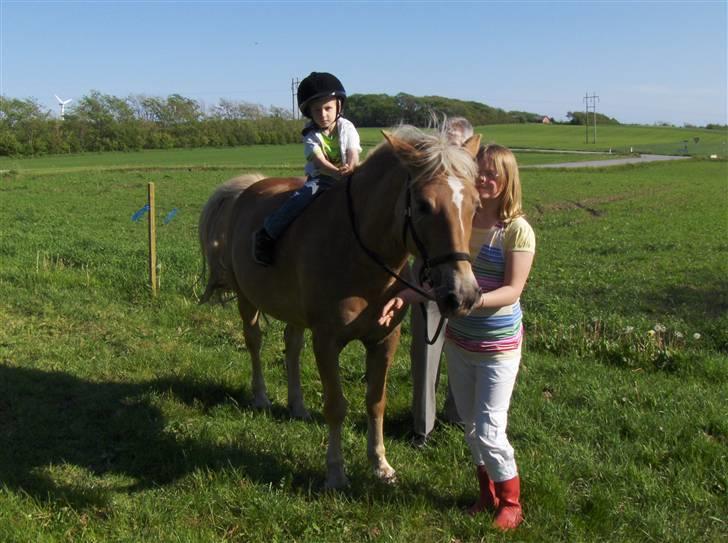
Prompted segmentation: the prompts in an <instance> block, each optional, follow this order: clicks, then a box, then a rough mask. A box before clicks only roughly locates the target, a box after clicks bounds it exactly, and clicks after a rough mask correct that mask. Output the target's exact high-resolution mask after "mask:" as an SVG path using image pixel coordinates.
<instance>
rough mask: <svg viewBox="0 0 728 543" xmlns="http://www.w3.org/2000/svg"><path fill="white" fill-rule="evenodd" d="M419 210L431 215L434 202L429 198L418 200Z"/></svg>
mask: <svg viewBox="0 0 728 543" xmlns="http://www.w3.org/2000/svg"><path fill="white" fill-rule="evenodd" d="M417 211H419V212H420V213H421V214H422V215H430V214H432V204H431V203H430V202H428V201H427V200H419V201H418V202H417Z"/></svg>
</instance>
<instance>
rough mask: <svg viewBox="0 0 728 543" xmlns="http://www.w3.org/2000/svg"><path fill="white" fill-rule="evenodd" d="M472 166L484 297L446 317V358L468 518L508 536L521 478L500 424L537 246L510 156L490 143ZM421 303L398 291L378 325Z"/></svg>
mask: <svg viewBox="0 0 728 543" xmlns="http://www.w3.org/2000/svg"><path fill="white" fill-rule="evenodd" d="M478 165H479V170H480V175H479V176H478V180H477V189H478V193H479V195H480V202H481V205H482V207H481V208H480V209H478V211H477V212H476V214H475V218H474V219H473V233H472V236H471V240H470V254H471V256H472V257H473V273H474V274H475V277H476V278H477V279H478V283H479V285H480V286H481V288H482V290H483V294H481V297H480V301H479V302H478V304H477V305H476V308H475V309H474V310H473V311H472V313H471V314H470V315H468V316H466V317H460V318H451V319H450V322H449V323H448V326H447V330H446V339H445V356H446V357H447V363H448V370H449V376H450V381H451V382H452V388H453V394H454V396H455V403H456V405H457V409H458V412H459V413H460V416H461V417H462V419H463V423H464V425H465V440H466V441H467V443H468V446H469V448H470V452H471V455H472V457H473V460H474V461H475V464H476V474H477V478H478V486H479V488H480V494H479V498H478V500H477V501H476V502H475V504H473V505H472V506H471V507H470V508H469V509H468V512H469V513H470V514H471V515H474V514H476V513H479V512H481V511H485V510H489V509H492V510H495V512H496V513H495V521H494V525H495V526H496V527H498V528H500V529H501V530H510V529H513V528H516V527H517V526H518V525H519V524H520V523H521V521H522V520H523V514H522V511H521V505H520V501H519V500H520V479H519V477H518V471H517V468H516V462H515V458H514V454H513V447H512V446H511V444H510V443H509V442H508V438H507V436H506V425H507V422H508V407H509V404H510V399H511V393H512V392H513V385H514V383H515V380H516V374H517V373H518V366H519V363H520V358H521V342H522V339H523V327H522V325H521V308H520V304H519V297H520V295H521V291H522V290H523V287H524V285H525V284H526V279H527V278H528V274H529V272H530V270H531V264H532V263H533V257H534V252H535V245H536V242H535V236H534V234H533V230H532V229H531V226H530V225H529V224H528V222H526V220H525V219H524V218H523V212H522V210H521V185H520V179H519V175H518V166H517V164H516V159H515V157H514V156H513V153H511V151H510V150H508V149H506V148H504V147H501V146H498V145H489V146H487V147H484V148H481V151H480V152H479V153H478ZM421 299H422V297H421V296H420V295H418V294H417V293H415V292H414V291H412V290H409V289H405V290H403V291H402V292H401V293H400V294H399V295H398V296H397V297H395V298H393V299H392V300H390V301H389V302H387V304H386V305H385V307H384V310H383V311H382V316H381V318H380V323H381V324H383V325H388V324H389V322H390V321H391V319H392V317H393V316H394V313H395V311H397V310H399V309H400V308H402V307H403V306H404V304H406V303H412V302H415V301H419V300H421Z"/></svg>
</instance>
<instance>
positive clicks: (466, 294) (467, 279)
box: [432, 262, 480, 317]
mask: <svg viewBox="0 0 728 543" xmlns="http://www.w3.org/2000/svg"><path fill="white" fill-rule="evenodd" d="M443 268H445V269H443ZM433 272H434V273H433V277H432V279H433V283H434V284H435V300H436V301H437V306H438V308H439V309H440V313H441V314H442V315H443V316H444V317H463V316H465V315H467V314H468V313H470V311H472V309H473V307H474V306H475V304H476V303H477V302H478V300H479V299H480V288H479V287H478V283H477V281H476V280H475V276H474V275H473V270H472V268H471V267H470V263H468V262H458V263H457V264H456V265H454V266H453V265H451V266H447V267H446V266H440V267H438V268H437V269H436V270H433Z"/></svg>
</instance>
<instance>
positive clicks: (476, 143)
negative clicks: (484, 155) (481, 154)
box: [463, 134, 480, 158]
mask: <svg viewBox="0 0 728 543" xmlns="http://www.w3.org/2000/svg"><path fill="white" fill-rule="evenodd" d="M479 148H480V134H473V135H472V136H470V137H469V138H468V139H466V140H465V143H463V149H465V150H466V151H467V152H468V153H470V154H471V155H472V157H473V158H475V157H476V156H478V149H479Z"/></svg>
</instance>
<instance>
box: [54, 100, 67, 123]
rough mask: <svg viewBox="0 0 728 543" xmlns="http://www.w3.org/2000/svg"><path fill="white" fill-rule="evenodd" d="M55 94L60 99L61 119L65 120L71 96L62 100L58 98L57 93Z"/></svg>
mask: <svg viewBox="0 0 728 543" xmlns="http://www.w3.org/2000/svg"><path fill="white" fill-rule="evenodd" d="M53 96H55V97H56V100H58V105H59V106H61V120H63V114H64V112H65V111H66V104H67V103H68V102H70V101H71V98H69V99H68V100H61V99H60V98H58V95H57V94H54V95H53Z"/></svg>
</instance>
